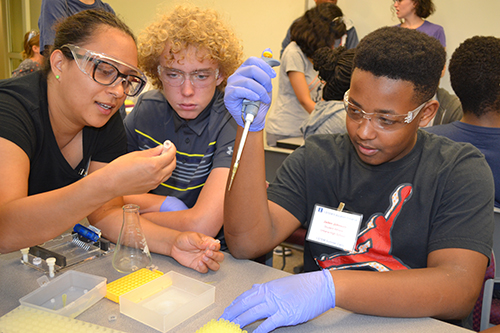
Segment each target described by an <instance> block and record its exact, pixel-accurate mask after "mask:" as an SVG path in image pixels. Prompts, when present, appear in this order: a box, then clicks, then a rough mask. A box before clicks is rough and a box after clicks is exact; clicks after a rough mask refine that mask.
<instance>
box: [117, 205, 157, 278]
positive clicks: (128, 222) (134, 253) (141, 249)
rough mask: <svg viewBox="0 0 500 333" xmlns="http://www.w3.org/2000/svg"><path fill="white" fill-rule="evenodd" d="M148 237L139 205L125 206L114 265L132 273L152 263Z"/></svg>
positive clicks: (118, 269) (120, 270) (121, 270)
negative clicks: (141, 221) (141, 222)
mask: <svg viewBox="0 0 500 333" xmlns="http://www.w3.org/2000/svg"><path fill="white" fill-rule="evenodd" d="M152 260H153V259H152V258H151V253H149V248H148V244H147V243H146V237H144V234H143V233H142V228H141V224H140V220H139V206H137V205H132V204H127V205H125V206H123V224H122V228H121V230H120V236H119V237H118V242H116V247H115V252H114V254H113V267H114V268H115V269H116V270H117V271H119V272H121V273H131V272H134V271H136V270H138V269H141V268H145V267H148V266H150V265H151V263H152Z"/></svg>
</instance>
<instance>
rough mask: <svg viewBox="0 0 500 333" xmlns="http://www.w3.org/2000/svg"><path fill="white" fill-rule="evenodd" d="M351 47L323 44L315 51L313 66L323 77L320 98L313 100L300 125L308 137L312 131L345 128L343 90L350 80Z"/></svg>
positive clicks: (318, 131)
mask: <svg viewBox="0 0 500 333" xmlns="http://www.w3.org/2000/svg"><path fill="white" fill-rule="evenodd" d="M354 52H355V50H354V49H349V50H348V49H346V48H345V47H343V46H340V47H338V48H335V49H333V50H332V49H331V48H329V47H323V48H321V49H319V50H317V51H316V52H315V53H314V57H313V63H314V69H315V70H317V71H318V72H319V77H320V78H321V79H322V80H323V81H325V82H326V83H325V87H324V88H323V100H321V101H319V102H318V103H316V105H315V106H314V110H313V112H312V113H311V114H310V115H309V117H308V118H307V119H306V120H305V121H304V122H303V123H302V126H300V131H301V132H302V134H303V135H304V139H307V137H308V136H309V135H312V134H334V133H344V132H345V131H346V127H345V118H346V113H345V109H344V103H343V99H344V94H345V92H346V91H347V90H349V86H350V84H351V74H352V64H353V63H352V61H353V59H354Z"/></svg>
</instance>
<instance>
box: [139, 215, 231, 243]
mask: <svg viewBox="0 0 500 333" xmlns="http://www.w3.org/2000/svg"><path fill="white" fill-rule="evenodd" d="M143 217H144V218H146V219H148V220H149V221H151V222H153V223H155V224H157V225H160V226H164V227H168V228H171V229H175V230H178V231H196V232H200V233H202V234H205V235H207V236H211V237H215V236H216V235H217V233H218V232H219V230H220V228H221V227H222V219H223V218H222V208H221V213H220V214H218V217H216V218H214V216H211V215H210V214H209V212H206V214H197V212H196V209H194V208H191V209H187V210H180V211H175V212H154V213H145V214H143Z"/></svg>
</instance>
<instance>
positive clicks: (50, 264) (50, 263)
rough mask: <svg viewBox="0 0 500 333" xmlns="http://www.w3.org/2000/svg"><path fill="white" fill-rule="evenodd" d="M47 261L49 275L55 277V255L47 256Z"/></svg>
mask: <svg viewBox="0 0 500 333" xmlns="http://www.w3.org/2000/svg"><path fill="white" fill-rule="evenodd" d="M45 262H46V263H47V266H48V267H49V276H50V277H51V278H53V277H54V275H55V274H54V265H55V263H56V258H54V257H50V258H47V259H45Z"/></svg>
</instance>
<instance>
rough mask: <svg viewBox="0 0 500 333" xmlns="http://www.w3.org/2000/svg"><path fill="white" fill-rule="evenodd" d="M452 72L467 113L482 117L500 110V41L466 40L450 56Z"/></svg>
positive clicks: (494, 38)
mask: <svg viewBox="0 0 500 333" xmlns="http://www.w3.org/2000/svg"><path fill="white" fill-rule="evenodd" d="M449 71H450V81H451V86H452V88H453V90H454V91H455V94H457V96H458V98H459V99H460V102H461V103H462V107H463V110H464V112H470V113H473V114H474V115H476V116H477V117H480V116H482V115H484V114H486V113H488V112H490V111H493V110H500V39H498V38H496V37H492V36H489V37H485V36H474V37H472V38H469V39H466V40H465V41H464V42H463V43H462V44H460V46H459V47H458V48H457V49H456V50H455V52H454V53H453V55H452V56H451V59H450V66H449Z"/></svg>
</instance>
